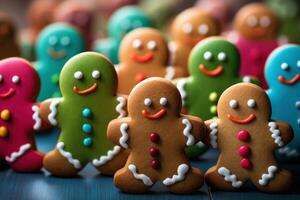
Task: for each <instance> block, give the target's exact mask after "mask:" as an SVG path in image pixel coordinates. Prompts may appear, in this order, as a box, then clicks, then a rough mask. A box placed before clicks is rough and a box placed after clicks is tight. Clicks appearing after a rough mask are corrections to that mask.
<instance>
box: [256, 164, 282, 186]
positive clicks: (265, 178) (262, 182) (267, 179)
mask: <svg viewBox="0 0 300 200" xmlns="http://www.w3.org/2000/svg"><path fill="white" fill-rule="evenodd" d="M277 170H278V168H277V167H276V166H275V165H271V166H269V167H268V173H267V174H263V175H262V176H261V179H259V181H258V183H259V185H261V186H267V185H268V183H269V182H270V180H271V179H273V178H274V177H275V172H277Z"/></svg>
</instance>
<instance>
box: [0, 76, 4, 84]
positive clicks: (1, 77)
mask: <svg viewBox="0 0 300 200" xmlns="http://www.w3.org/2000/svg"><path fill="white" fill-rule="evenodd" d="M2 82H3V76H2V75H1V74H0V83H2Z"/></svg>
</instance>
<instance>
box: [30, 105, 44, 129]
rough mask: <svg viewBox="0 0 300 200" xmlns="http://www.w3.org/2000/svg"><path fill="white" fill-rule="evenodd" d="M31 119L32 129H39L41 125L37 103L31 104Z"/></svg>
mask: <svg viewBox="0 0 300 200" xmlns="http://www.w3.org/2000/svg"><path fill="white" fill-rule="evenodd" d="M31 109H32V111H33V115H32V119H33V120H34V121H35V123H34V125H33V130H39V129H40V128H41V126H42V120H41V118H40V108H39V107H38V106H37V105H34V106H32V108H31Z"/></svg>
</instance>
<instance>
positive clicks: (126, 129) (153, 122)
mask: <svg viewBox="0 0 300 200" xmlns="http://www.w3.org/2000/svg"><path fill="white" fill-rule="evenodd" d="M180 110H181V100H180V94H179V92H178V90H177V89H176V87H175V86H174V85H173V84H172V83H171V82H170V81H168V80H165V79H163V78H158V77H154V78H149V79H147V80H145V81H142V82H141V83H139V84H138V85H136V86H135V87H134V89H133V90H132V91H131V93H130V95H129V98H128V117H126V118H122V119H115V120H112V121H111V122H110V123H109V125H108V132H107V134H108V138H109V139H110V140H111V141H113V142H114V143H115V144H118V145H121V146H122V147H123V148H125V149H130V155H129V158H128V160H127V162H126V165H125V166H124V167H123V168H122V169H120V170H119V171H117V172H116V174H115V176H114V183H115V185H116V186H117V187H118V188H120V190H122V191H124V192H128V193H143V192H146V191H147V190H148V189H149V188H150V187H151V186H153V184H154V183H155V182H156V181H162V183H163V184H164V185H165V186H167V188H168V189H169V191H171V192H173V193H191V192H194V191H196V190H197V189H198V188H199V187H201V185H202V184H203V180H202V179H203V177H202V175H201V172H200V171H199V170H198V169H196V168H193V167H191V165H190V163H189V160H188V158H187V157H186V155H185V153H184V148H185V146H191V145H193V144H195V143H197V142H198V141H199V140H200V139H202V140H204V138H205V134H206V127H205V125H204V123H203V121H202V120H201V119H200V118H197V117H192V116H188V115H181V114H180Z"/></svg>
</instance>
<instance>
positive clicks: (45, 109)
mask: <svg viewBox="0 0 300 200" xmlns="http://www.w3.org/2000/svg"><path fill="white" fill-rule="evenodd" d="M61 100H62V99H61V98H52V99H47V100H45V101H43V102H42V103H41V104H40V114H41V118H42V119H43V121H45V122H46V123H47V124H49V126H57V125H58V122H57V119H56V118H57V114H58V106H59V104H60V102H61Z"/></svg>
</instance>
